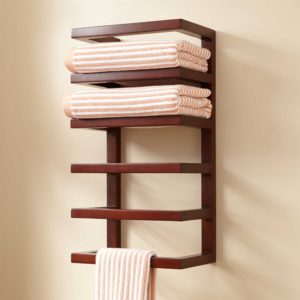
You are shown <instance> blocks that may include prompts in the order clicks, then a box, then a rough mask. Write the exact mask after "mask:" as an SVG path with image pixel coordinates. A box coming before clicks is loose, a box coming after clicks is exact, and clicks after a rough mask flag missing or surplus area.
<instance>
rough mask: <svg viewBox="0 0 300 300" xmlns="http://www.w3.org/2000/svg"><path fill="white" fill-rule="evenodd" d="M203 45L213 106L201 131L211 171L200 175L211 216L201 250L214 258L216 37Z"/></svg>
mask: <svg viewBox="0 0 300 300" xmlns="http://www.w3.org/2000/svg"><path fill="white" fill-rule="evenodd" d="M203 47H206V48H208V49H210V51H211V53H212V55H211V59H210V64H209V72H211V74H212V76H213V77H212V84H211V88H210V89H211V96H210V100H211V103H212V106H213V113H212V117H211V121H212V127H211V129H210V130H206V129H204V130H202V132H201V152H202V155H201V157H202V162H206V163H208V162H209V163H211V165H212V172H211V173H210V174H205V175H203V176H201V189H202V195H201V202H202V204H201V207H202V208H207V209H211V210H212V213H213V217H212V219H210V220H203V222H202V252H203V253H204V252H205V253H206V252H209V253H211V254H212V256H213V258H214V261H215V260H216V39H215V36H214V37H213V39H212V42H210V43H208V42H206V41H203Z"/></svg>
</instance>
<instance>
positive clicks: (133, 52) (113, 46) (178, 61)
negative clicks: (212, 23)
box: [65, 40, 211, 73]
mask: <svg viewBox="0 0 300 300" xmlns="http://www.w3.org/2000/svg"><path fill="white" fill-rule="evenodd" d="M210 55H211V53H210V51H209V50H208V49H206V48H201V47H199V46H196V45H193V44H192V43H190V42H187V41H183V40H180V41H174V42H168V41H142V42H118V43H116V42H113V43H97V44H91V45H83V46H77V47H74V48H72V49H70V50H69V51H68V52H67V55H66V57H65V65H66V67H67V68H68V69H69V70H70V71H71V72H73V73H97V72H109V71H123V70H141V69H160V68H173V67H178V66H181V67H184V68H188V69H193V70H197V71H201V72H207V70H208V67H207V60H208V59H209V58H210Z"/></svg>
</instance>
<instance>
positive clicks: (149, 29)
mask: <svg viewBox="0 0 300 300" xmlns="http://www.w3.org/2000/svg"><path fill="white" fill-rule="evenodd" d="M163 31H177V32H182V33H184V34H187V35H190V36H193V37H197V38H200V39H201V40H202V45H203V47H206V48H208V49H210V51H211V58H210V60H209V71H208V72H207V73H202V72H198V71H194V70H189V69H185V68H182V67H176V68H166V69H157V70H138V71H120V72H104V73H93V74H72V75H71V82H72V83H81V84H92V85H98V86H105V87H130V86H145V85H162V84H187V85H193V86H199V87H207V88H209V89H210V90H211V96H210V100H211V102H212V105H213V113H212V117H211V118H210V119H208V120H207V119H203V118H197V117H191V116H184V115H169V116H149V117H130V118H107V119H86V120H76V119H73V120H71V128H90V129H102V130H106V132H107V163H106V164H73V165H72V166H71V172H72V173H107V207H95V208H74V209H72V212H71V216H72V218H90V219H107V247H117V248H118V247H121V220H150V221H188V220H196V219H201V220H202V227H201V228H202V249H201V253H199V254H195V255H190V256H183V257H178V258H169V257H153V258H152V261H151V266H152V267H154V268H167V269H185V268H190V267H195V266H199V265H203V264H208V263H212V262H215V261H216V81H215V74H216V73H215V71H216V50H215V47H216V37H215V36H216V35H215V31H214V30H212V29H209V28H206V27H203V26H201V25H198V24H195V23H192V22H188V21H186V20H182V19H174V20H163V21H154V22H142V23H129V24H121V25H109V26H98V27H88V28H77V29H73V30H72V38H75V39H82V40H87V41H97V42H107V41H116V42H117V41H120V40H119V39H118V38H117V37H115V36H121V35H129V34H141V33H143V34H144V33H153V32H163ZM170 125H172V126H190V127H196V128H201V130H202V134H201V139H202V141H201V142H202V143H201V145H202V146H201V152H202V153H201V155H202V162H201V163H122V162H121V128H122V127H145V126H170ZM121 173H200V174H201V184H202V192H201V208H200V209H193V210H183V211H161V210H129V209H122V208H121ZM95 256H96V252H95V251H94V252H84V253H73V254H72V256H71V260H72V262H73V263H85V264H94V263H95Z"/></svg>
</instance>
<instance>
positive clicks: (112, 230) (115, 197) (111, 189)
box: [106, 128, 121, 248]
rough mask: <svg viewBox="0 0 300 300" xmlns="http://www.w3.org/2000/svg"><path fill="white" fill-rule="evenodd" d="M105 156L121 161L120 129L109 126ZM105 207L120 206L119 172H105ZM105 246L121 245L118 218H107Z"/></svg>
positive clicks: (108, 158)
mask: <svg viewBox="0 0 300 300" xmlns="http://www.w3.org/2000/svg"><path fill="white" fill-rule="evenodd" d="M106 141H107V145H106V148H107V149H106V152H107V154H106V156H107V162H108V163H120V162H121V129H120V128H110V129H108V130H107V137H106ZM106 176H107V180H106V186H107V188H106V190H107V192H106V193H107V200H106V202H107V207H109V208H117V209H118V208H121V174H107V175H106ZM106 232H107V247H112V248H120V247H121V222H120V221H118V220H107V226H106Z"/></svg>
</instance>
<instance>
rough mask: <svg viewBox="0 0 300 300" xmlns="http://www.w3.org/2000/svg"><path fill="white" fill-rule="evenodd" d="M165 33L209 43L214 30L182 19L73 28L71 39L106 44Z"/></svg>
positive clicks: (212, 37) (213, 35)
mask: <svg viewBox="0 0 300 300" xmlns="http://www.w3.org/2000/svg"><path fill="white" fill-rule="evenodd" d="M165 31H177V32H181V33H184V34H186V35H189V36H192V37H197V38H201V39H202V40H208V41H211V40H213V39H214V38H215V31H214V30H212V29H210V28H207V27H204V26H201V25H198V24H196V23H193V22H189V21H186V20H183V19H172V20H161V21H150V22H139V23H127V24H118V25H106V26H94V27H83V28H74V29H73V30H72V38H73V39H83V40H91V41H97V42H101V41H105V42H107V41H118V39H117V38H115V37H114V36H122V35H132V34H144V33H155V32H165Z"/></svg>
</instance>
